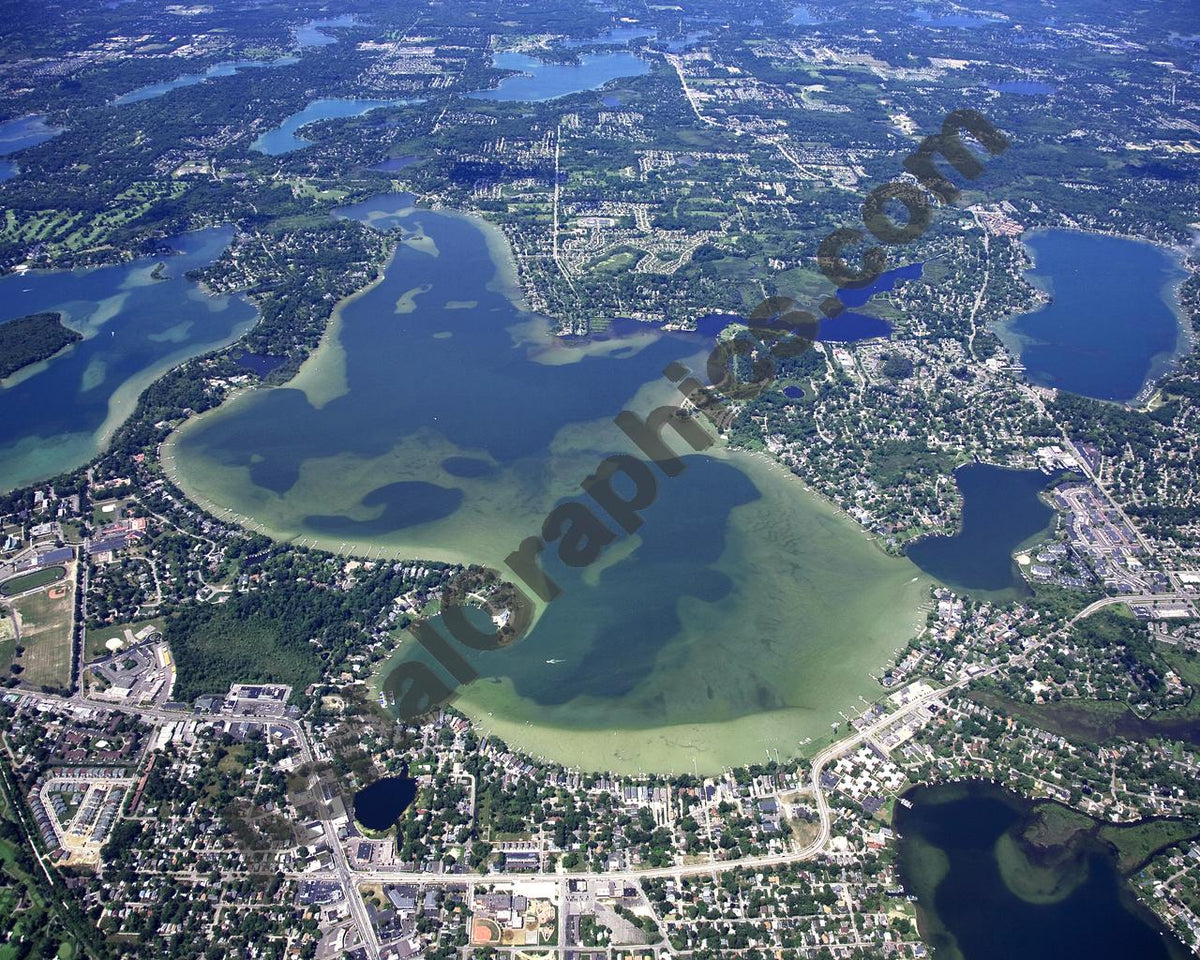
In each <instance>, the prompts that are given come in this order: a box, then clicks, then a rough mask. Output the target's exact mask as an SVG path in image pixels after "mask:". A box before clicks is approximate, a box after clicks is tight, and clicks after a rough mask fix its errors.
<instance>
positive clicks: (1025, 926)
mask: <svg viewBox="0 0 1200 960" xmlns="http://www.w3.org/2000/svg"><path fill="white" fill-rule="evenodd" d="M905 796H906V798H907V799H908V800H909V801H910V802H911V803H912V804H913V805H912V807H911V808H909V809H906V808H905V807H903V806H900V805H897V807H896V821H895V826H896V830H897V832H898V833H899V835H900V838H901V839H900V842H899V869H900V876H901V879H902V881H903V883H904V886H905V889H906V890H908V891H909V892H910V893H913V894H915V895H916V896H917V898H918V901H917V902H918V919H919V925H920V928H921V934H922V936H923V937H924V939H925V940H926V942H928V943H929V944H930V945H931V946H932V948H933V954H932V955H933V960H1013V958H1014V957H1019V958H1021V960H1062V958H1064V957H1071V958H1076V957H1079V958H1083V957H1086V958H1088V960H1134V958H1136V960H1182V958H1183V957H1185V956H1186V951H1185V950H1184V949H1183V948H1182V946H1181V945H1180V944H1179V942H1178V940H1176V939H1175V938H1174V937H1173V936H1171V935H1170V934H1168V933H1166V932H1165V931H1164V929H1163V927H1162V925H1161V924H1160V923H1159V922H1158V921H1157V919H1156V918H1155V917H1154V916H1153V915H1152V914H1151V913H1150V912H1149V911H1148V910H1146V909H1145V908H1144V907H1141V906H1140V905H1139V904H1138V903H1137V901H1136V899H1135V898H1134V896H1133V895H1132V892H1131V891H1130V889H1129V888H1128V886H1127V884H1126V883H1125V881H1124V879H1123V878H1122V876H1121V874H1120V873H1119V871H1118V870H1117V866H1116V859H1115V857H1114V856H1113V855H1112V854H1111V852H1109V850H1108V849H1107V847H1105V846H1103V845H1102V844H1100V843H1098V842H1096V843H1092V844H1089V845H1087V846H1085V847H1082V848H1081V850H1080V852H1079V855H1078V857H1073V858H1070V862H1069V863H1068V864H1067V867H1066V868H1064V869H1063V876H1061V877H1059V882H1060V883H1062V889H1061V890H1059V892H1058V893H1057V894H1056V895H1055V896H1054V897H1047V898H1043V899H1042V901H1041V902H1034V901H1033V900H1031V899H1030V898H1028V896H1025V897H1023V896H1019V895H1018V894H1017V893H1016V892H1014V890H1013V889H1012V886H1010V883H1011V877H1012V874H1011V873H1010V874H1008V876H1009V877H1010V879H1009V880H1006V874H1005V873H1004V871H1003V870H1002V867H1001V860H1000V858H999V857H998V855H997V853H998V851H1004V852H1005V854H1006V855H1010V854H1009V853H1008V852H1009V851H1011V849H1012V844H1011V838H1012V836H1013V834H1014V833H1015V832H1016V831H1018V830H1020V829H1021V828H1022V826H1023V824H1024V822H1025V818H1026V816H1027V814H1028V813H1029V811H1030V810H1031V809H1032V807H1033V804H1032V803H1031V802H1030V801H1026V800H1023V799H1021V798H1020V797H1018V796H1016V795H1015V794H1012V793H1009V792H1008V791H1006V790H1003V789H1001V788H999V787H995V786H993V785H991V784H986V783H963V784H952V785H946V786H934V787H918V788H916V789H914V790H910V791H909V792H908V793H907V794H906V795H905ZM1067 869H1069V871H1070V874H1071V875H1067ZM1040 872H1043V873H1049V872H1050V868H1045V867H1043V868H1041V871H1040ZM1043 879H1044V878H1043ZM1046 900H1051V902H1045V901H1046Z"/></svg>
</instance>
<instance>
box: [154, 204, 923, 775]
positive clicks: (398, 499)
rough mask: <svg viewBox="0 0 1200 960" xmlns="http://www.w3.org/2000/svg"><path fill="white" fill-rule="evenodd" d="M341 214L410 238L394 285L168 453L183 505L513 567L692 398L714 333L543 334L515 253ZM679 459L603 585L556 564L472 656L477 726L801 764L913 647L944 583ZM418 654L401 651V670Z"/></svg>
mask: <svg viewBox="0 0 1200 960" xmlns="http://www.w3.org/2000/svg"><path fill="white" fill-rule="evenodd" d="M345 215H350V216H355V217H358V218H360V219H362V220H364V221H365V222H369V223H371V224H372V225H373V226H375V227H377V228H389V227H393V226H401V227H402V228H403V229H404V230H405V232H406V239H405V240H404V242H403V243H402V244H401V245H400V247H399V248H398V250H397V252H396V254H395V256H394V258H393V259H392V261H391V262H390V263H389V265H388V267H387V270H386V272H385V275H384V276H383V277H382V278H381V280H380V281H379V282H377V283H376V284H375V285H373V286H372V287H370V288H369V289H368V290H366V291H364V292H363V293H361V294H360V295H358V296H357V297H354V298H352V299H350V300H349V301H347V302H345V303H344V304H342V305H341V306H340V307H339V309H338V311H337V315H336V317H335V321H334V323H333V324H332V325H331V328H330V330H329V333H328V335H327V338H326V341H325V343H324V344H323V345H322V346H321V348H320V349H319V350H318V351H317V352H316V353H315V354H314V355H313V357H312V358H311V359H310V360H309V361H308V362H307V363H306V364H305V366H304V367H303V368H302V370H301V372H300V374H299V375H298V376H297V377H296V378H295V379H294V380H293V381H292V382H291V383H290V384H288V385H287V386H284V387H279V388H272V389H260V390H256V391H253V392H249V393H245V394H243V395H241V396H239V397H237V398H235V399H233V400H231V401H230V402H228V403H227V404H225V405H224V406H223V407H221V408H220V409H218V410H216V411H213V412H211V413H209V414H206V415H205V416H203V417H200V418H197V419H195V420H193V421H192V422H190V423H189V424H188V425H187V426H186V427H185V428H184V429H182V430H181V431H180V432H179V433H178V434H177V435H176V436H175V437H174V438H173V439H172V441H171V442H170V443H169V444H168V445H167V447H166V449H165V450H164V461H165V463H166V464H167V466H168V468H169V469H171V470H172V472H173V474H174V476H175V477H176V479H177V481H178V482H180V483H181V485H182V486H183V488H184V489H185V490H186V491H187V492H188V493H189V494H190V495H191V496H193V497H194V498H196V499H197V500H198V501H199V502H201V503H203V504H205V505H209V506H211V507H212V508H214V509H216V510H217V511H218V512H221V511H232V512H234V513H236V514H237V515H239V516H240V517H243V518H245V519H246V521H247V522H249V523H250V524H251V525H253V526H256V527H259V528H260V529H263V530H265V531H266V532H268V533H270V534H271V535H273V536H276V537H279V538H284V539H294V540H296V541H303V542H305V543H317V544H319V545H321V546H323V547H325V548H328V549H333V550H342V551H345V552H354V553H355V554H358V555H363V554H366V555H368V556H377V557H425V558H431V559H441V560H450V561H460V562H475V563H483V564H487V565H489V566H493V567H497V568H502V564H503V560H504V558H505V556H507V555H508V554H509V553H510V552H511V551H513V550H515V549H516V548H517V546H518V545H519V543H520V542H521V541H522V540H523V539H524V538H526V537H528V536H532V535H536V534H538V533H539V531H540V529H541V525H542V521H543V520H544V518H545V517H546V515H547V513H549V511H550V510H551V509H553V508H554V506H555V505H556V504H558V503H560V502H562V501H564V500H569V499H582V491H581V490H580V482H581V481H582V480H583V479H584V478H585V477H587V476H588V475H589V474H591V473H592V472H593V471H595V469H596V467H597V464H598V463H599V462H600V461H601V460H602V459H603V458H604V457H605V456H607V455H609V454H611V453H614V452H630V453H637V452H638V451H637V450H636V448H634V447H633V445H632V443H631V442H630V441H629V440H628V439H627V438H626V437H625V436H624V434H622V433H621V432H620V431H618V430H617V429H616V427H615V426H614V425H613V417H614V416H616V414H618V413H619V412H620V411H622V410H624V409H629V410H631V411H634V412H635V413H638V414H640V415H642V416H644V415H645V414H646V413H647V412H649V411H650V410H651V409H653V408H654V407H656V406H658V405H659V404H662V403H668V402H677V398H678V394H677V393H675V392H674V387H673V386H672V384H671V383H669V382H668V381H667V380H666V379H665V378H664V377H663V376H662V373H661V372H662V370H663V368H664V367H665V366H666V365H667V364H668V363H670V362H672V361H681V362H683V363H685V364H686V365H687V366H689V367H690V368H691V369H693V370H702V369H703V359H704V357H705V356H706V354H707V350H708V349H709V348H710V347H711V342H708V343H706V342H705V338H704V337H702V336H700V335H698V334H673V333H666V332H663V331H661V330H657V329H649V328H645V327H641V326H637V325H634V327H633V328H632V329H629V330H627V332H624V333H618V334H614V335H612V336H611V337H610V338H609V339H607V340H592V341H587V342H573V343H572V342H564V341H561V340H559V339H557V338H555V337H553V336H551V335H550V334H549V332H548V330H547V328H546V325H545V323H544V322H543V321H540V320H538V319H537V318H534V317H532V316H530V315H529V314H527V313H523V312H522V311H521V310H520V309H519V308H518V306H516V305H515V299H514V292H513V289H512V286H511V282H512V277H511V267H510V265H509V264H508V261H507V256H508V253H507V246H506V245H505V244H504V243H503V240H502V237H500V235H499V234H497V233H493V232H491V231H490V230H487V229H484V228H481V226H480V225H479V224H477V223H476V222H474V221H472V220H469V219H467V218H464V217H460V216H456V215H453V214H447V213H440V212H432V211H427V210H417V209H414V208H411V207H409V206H407V203H406V200H405V199H404V198H403V197H398V196H397V197H385V198H376V199H375V200H374V201H369V202H367V203H366V204H362V205H359V206H358V207H356V208H352V209H349V210H347V211H346V212H345ZM680 446H682V445H680ZM684 452H686V451H684ZM685 462H686V463H687V468H686V469H685V470H684V471H683V473H682V474H680V475H679V476H678V477H674V478H668V477H665V476H664V475H663V474H662V473H661V472H660V473H658V481H659V488H658V495H657V498H656V499H655V501H654V502H653V503H652V504H651V505H650V506H649V507H648V508H647V509H645V510H644V511H643V518H644V525H643V526H642V527H641V528H640V529H639V530H637V532H636V533H635V534H632V535H625V534H624V532H623V531H620V530H617V531H616V532H618V533H619V534H621V535H620V536H619V537H618V538H617V539H616V540H615V541H614V542H613V543H612V544H611V545H609V546H608V547H607V549H606V550H605V552H604V553H603V554H602V555H601V557H600V559H599V560H597V561H596V562H595V563H593V564H592V565H591V566H588V567H585V568H582V569H579V568H570V567H566V566H564V565H563V564H561V563H559V562H558V560H557V558H556V557H555V556H554V555H553V554H554V548H553V547H551V548H550V549H548V550H547V551H546V552H545V554H544V555H543V558H544V559H545V561H546V569H547V571H548V572H549V573H550V575H551V576H552V577H553V578H554V579H555V580H556V581H557V582H558V583H559V585H560V586H561V588H562V594H561V595H560V596H559V597H557V598H556V599H555V600H553V602H552V603H550V604H549V605H544V604H543V605H541V606H540V609H539V613H540V616H539V619H538V621H537V622H536V624H535V625H534V627H533V629H532V630H531V631H530V632H529V634H528V635H527V636H526V637H525V638H524V639H523V640H521V641H520V642H519V643H517V644H514V645H513V646H511V647H509V648H506V649H503V650H498V651H493V652H488V653H480V654H474V655H472V657H471V660H472V663H473V665H474V666H475V668H476V669H477V670H478V671H479V672H480V674H481V677H480V679H479V680H477V681H476V682H474V683H473V684H471V685H470V686H468V687H466V688H463V689H462V691H461V695H460V698H459V699H458V701H457V705H458V706H459V707H460V708H461V709H464V710H465V711H466V712H467V713H469V714H471V715H473V716H475V717H476V718H477V719H479V720H480V721H481V723H482V725H483V726H484V727H485V728H486V729H490V730H492V731H493V732H495V733H497V734H499V735H501V736H503V737H504V738H505V739H507V740H508V741H509V742H510V743H512V744H514V745H517V746H521V747H524V748H526V749H528V750H531V751H533V752H535V753H539V754H542V755H544V756H548V757H553V758H555V759H558V760H561V761H563V762H566V763H571V764H576V765H583V766H588V767H598V768H600V767H603V768H613V769H618V770H636V769H638V768H644V769H652V770H669V769H678V770H687V769H692V768H693V764H695V766H696V767H697V768H699V769H702V770H715V769H719V768H720V767H721V766H722V765H725V764H732V763H746V762H752V761H755V760H758V759H762V758H765V752H766V751H768V750H769V751H771V755H772V756H774V755H775V751H779V753H780V755H781V756H786V755H788V754H791V753H794V752H796V750H797V748H798V745H799V743H800V741H802V740H804V739H805V738H808V737H811V738H813V739H821V738H823V737H826V736H828V735H829V733H830V724H831V723H834V722H838V721H839V720H840V719H841V718H840V716H839V711H843V710H844V711H850V710H852V709H854V708H855V707H856V706H857V705H860V701H859V697H867V698H874V697H875V696H877V695H878V693H879V688H878V687H877V686H876V684H875V683H874V681H873V680H872V679H871V677H870V674H871V672H872V671H877V670H878V669H879V668H880V666H881V665H882V663H883V662H884V661H885V660H887V659H888V657H890V655H891V653H892V651H893V650H894V649H895V648H896V647H898V646H899V645H900V644H902V643H903V642H904V641H905V640H907V638H908V637H909V636H910V635H911V634H912V632H913V629H914V627H915V626H916V624H917V621H918V620H919V618H920V614H919V611H918V606H919V604H920V603H921V601H922V599H923V598H924V596H925V590H926V588H927V584H928V580H925V579H922V578H921V576H920V574H919V571H918V570H917V569H916V567H914V566H913V565H912V564H911V563H910V562H908V561H907V560H903V559H895V558H889V557H886V556H884V555H883V553H882V552H881V551H879V550H878V549H876V548H875V547H874V546H873V545H872V544H871V543H870V542H869V541H868V540H867V539H866V537H865V536H863V534H862V533H861V532H860V531H859V529H858V528H857V527H856V526H854V525H853V524H852V523H850V522H849V521H847V520H846V519H845V518H843V517H841V516H839V515H838V514H836V513H835V512H834V511H833V510H832V509H830V508H829V507H828V506H827V505H825V504H824V503H823V502H821V501H819V500H818V499H816V498H815V497H814V496H813V495H812V494H811V493H810V492H809V491H808V490H807V488H805V487H804V486H803V485H802V484H801V483H800V482H799V481H798V480H796V479H795V478H794V477H792V476H791V475H790V474H789V473H788V472H787V471H786V470H784V469H782V468H780V467H778V466H776V465H774V464H772V463H770V462H768V461H767V460H766V459H764V458H760V457H755V456H752V455H749V454H745V453H736V452H728V451H725V450H723V449H721V448H720V447H713V448H710V449H709V450H708V451H705V452H704V453H703V454H691V455H690V456H688V457H687V459H686V461H685ZM610 525H611V526H612V527H614V528H615V524H610ZM463 652H464V654H465V653H466V651H463ZM417 656H424V654H423V652H422V651H421V648H420V647H419V646H418V645H417V644H416V643H415V642H414V641H412V640H411V639H406V640H403V641H402V644H401V647H400V649H399V650H398V652H397V654H396V657H394V658H393V662H395V661H397V660H400V659H403V658H406V657H417ZM438 669H440V668H438Z"/></svg>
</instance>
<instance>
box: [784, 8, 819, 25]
mask: <svg viewBox="0 0 1200 960" xmlns="http://www.w3.org/2000/svg"><path fill="white" fill-rule="evenodd" d="M787 22H788V23H790V24H791V25H792V26H794V27H815V26H818V25H820V24H821V23H822V21H821V19H820V18H819V17H816V16H814V15H813V12H812V11H811V10H809V9H808V7H806V6H804V5H803V4H801V5H799V6H795V7H792V15H791V16H790V17H788V21H787Z"/></svg>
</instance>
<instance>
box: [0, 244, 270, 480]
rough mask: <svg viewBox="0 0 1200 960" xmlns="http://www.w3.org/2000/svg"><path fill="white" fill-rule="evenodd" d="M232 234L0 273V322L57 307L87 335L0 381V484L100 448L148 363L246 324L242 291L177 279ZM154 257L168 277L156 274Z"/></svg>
mask: <svg viewBox="0 0 1200 960" xmlns="http://www.w3.org/2000/svg"><path fill="white" fill-rule="evenodd" d="M232 236H233V230H232V228H229V227H222V228H217V227H213V228H210V229H207V230H201V231H197V232H195V233H190V234H186V235H184V236H182V237H177V238H175V239H173V240H171V241H168V243H169V245H170V246H171V247H172V248H174V249H176V250H178V251H179V253H178V255H176V256H163V257H161V258H150V259H143V260H137V261H134V262H133V263H129V264H121V265H119V266H111V267H99V268H95V269H89V270H76V271H62V270H53V271H37V272H32V273H27V274H24V275H10V276H7V277H4V278H3V279H0V321H2V320H13V319H16V318H17V317H22V316H25V315H27V314H30V313H37V312H39V311H43V310H56V311H59V312H60V313H62V315H63V318H64V322H66V323H67V325H68V326H70V327H72V328H74V329H76V330H79V331H80V332H81V333H82V334H83V335H84V339H83V340H81V341H79V342H77V343H75V344H72V345H71V346H70V347H68V348H67V349H66V350H64V351H63V352H61V353H59V354H57V355H56V356H54V357H53V358H51V359H50V360H49V361H47V362H46V363H45V364H43V365H42V366H41V369H40V370H39V369H38V368H36V367H33V368H26V371H24V374H25V376H24V378H22V372H21V371H19V372H18V373H17V374H15V375H14V376H13V377H12V378H11V379H10V380H9V385H8V386H5V387H0V488H3V489H9V488H11V487H14V486H18V485H20V484H24V483H30V482H32V481H34V480H38V479H42V478H45V477H48V476H53V475H54V474H56V473H59V472H61V471H64V470H68V469H70V468H72V467H77V466H80V465H81V464H83V463H85V462H86V461H87V460H88V459H90V458H91V457H92V456H94V455H95V454H96V453H97V452H98V450H99V449H100V445H101V441H102V439H103V438H102V437H101V436H100V434H101V432H102V427H103V426H104V425H105V424H106V421H107V422H108V426H109V427H112V426H113V425H115V423H119V422H121V421H123V420H124V419H125V418H126V417H128V415H129V414H130V413H131V412H132V410H133V404H134V402H135V401H136V392H137V390H138V389H139V388H140V387H141V386H145V384H146V382H147V381H148V378H150V377H152V376H153V374H154V372H155V371H158V370H161V369H164V367H166V366H169V365H171V364H172V363H177V362H180V361H182V360H183V359H185V358H187V357H189V356H194V355H196V354H198V353H202V352H204V351H205V350H207V349H210V348H213V347H216V346H218V345H220V344H223V343H228V342H230V341H231V340H233V339H234V338H235V337H237V336H239V335H240V334H241V332H243V331H244V330H245V329H247V328H248V327H249V326H250V324H251V323H252V322H253V319H254V308H253V307H251V306H250V304H249V303H247V302H246V301H245V300H243V299H242V298H240V297H228V296H224V297H209V296H206V295H205V294H204V293H202V292H201V291H200V289H199V288H198V287H197V286H196V285H195V284H193V283H191V282H189V281H188V280H186V279H185V278H184V274H185V273H186V272H187V271H188V270H193V269H199V268H201V267H204V266H207V265H208V264H209V263H211V262H212V261H213V260H215V259H216V258H217V257H218V256H219V255H220V253H221V252H222V251H223V250H224V249H225V248H226V247H227V246H228V245H229V241H230V239H231V237H232ZM158 262H163V263H165V264H166V269H165V271H164V272H165V278H164V279H161V280H153V279H151V277H150V274H151V272H152V271H153V270H154V269H155V265H156V263H158ZM131 391H132V394H131Z"/></svg>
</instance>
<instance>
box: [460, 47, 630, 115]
mask: <svg viewBox="0 0 1200 960" xmlns="http://www.w3.org/2000/svg"><path fill="white" fill-rule="evenodd" d="M492 66H494V67H497V68H499V69H501V70H519V71H520V73H518V74H517V75H516V76H510V77H505V78H504V79H503V80H501V81H500V83H499V84H498V85H497V86H496V87H495V89H492V90H478V91H476V92H475V93H472V94H471V96H472V97H474V98H475V99H477V100H497V101H502V102H510V101H525V102H529V103H537V102H541V101H543V100H554V99H556V98H558V97H565V96H567V95H568V94H571V93H580V92H582V91H584V90H595V89H597V88H599V87H602V86H604V84H606V83H608V82H609V81H610V80H616V79H618V78H619V77H640V76H643V75H644V74H647V73H649V72H650V64H648V63H647V62H646V61H645V60H641V59H639V58H638V57H635V56H634V55H633V54H632V53H625V52H619V53H588V54H584V55H583V56H581V57H580V59H579V63H547V62H545V61H543V60H537V59H535V58H534V57H530V56H527V55H526V54H524V53H514V52H512V51H509V52H507V53H497V54H495V55H494V56H493V57H492Z"/></svg>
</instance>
